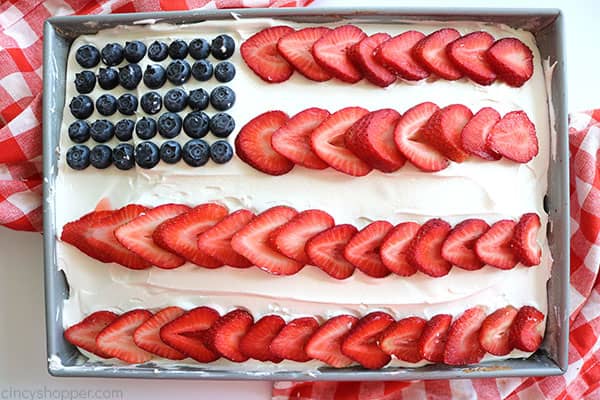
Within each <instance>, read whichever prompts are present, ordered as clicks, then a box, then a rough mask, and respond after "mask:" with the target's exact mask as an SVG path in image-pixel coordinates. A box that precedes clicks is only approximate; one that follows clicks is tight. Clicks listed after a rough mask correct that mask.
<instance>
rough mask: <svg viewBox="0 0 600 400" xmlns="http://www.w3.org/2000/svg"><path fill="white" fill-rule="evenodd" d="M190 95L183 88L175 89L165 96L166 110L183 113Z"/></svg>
mask: <svg viewBox="0 0 600 400" xmlns="http://www.w3.org/2000/svg"><path fill="white" fill-rule="evenodd" d="M187 101H188V95H187V93H186V91H185V90H183V89H182V88H173V89H169V91H168V92H167V93H166V94H165V108H166V109H167V110H169V111H171V112H179V111H182V110H183V109H184V108H185V107H186V106H187Z"/></svg>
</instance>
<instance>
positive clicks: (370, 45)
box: [348, 33, 396, 87]
mask: <svg viewBox="0 0 600 400" xmlns="http://www.w3.org/2000/svg"><path fill="white" fill-rule="evenodd" d="M390 37H391V36H390V35H388V34H387V33H376V34H374V35H371V36H368V37H366V38H364V39H363V40H361V41H360V42H358V43H355V44H354V45H353V46H352V47H350V49H349V50H348V56H349V57H350V60H351V61H352V63H353V64H354V66H355V67H357V68H358V69H359V70H360V72H362V74H363V75H364V77H365V78H367V80H368V81H369V82H371V83H372V84H374V85H377V86H380V87H387V86H390V85H391V84H392V83H394V82H395V81H396V76H395V75H394V74H392V73H391V72H390V71H389V70H388V69H386V68H385V67H384V66H383V65H381V64H379V63H378V62H377V61H376V59H375V57H374V56H373V52H374V51H375V49H376V48H377V47H379V45H380V44H382V43H383V42H386V41H388V40H389V39H390Z"/></svg>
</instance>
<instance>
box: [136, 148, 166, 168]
mask: <svg viewBox="0 0 600 400" xmlns="http://www.w3.org/2000/svg"><path fill="white" fill-rule="evenodd" d="M134 154H135V162H136V164H137V165H138V166H139V167H141V168H144V169H150V168H154V167H155V166H156V164H158V162H159V161H160V155H159V150H158V146H157V145H156V144H155V143H153V142H141V143H138V145H137V146H135V152H134Z"/></svg>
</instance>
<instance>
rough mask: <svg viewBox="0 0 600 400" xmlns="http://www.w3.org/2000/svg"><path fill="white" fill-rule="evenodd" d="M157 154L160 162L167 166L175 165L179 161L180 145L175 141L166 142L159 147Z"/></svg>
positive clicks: (180, 154)
mask: <svg viewBox="0 0 600 400" xmlns="http://www.w3.org/2000/svg"><path fill="white" fill-rule="evenodd" d="M159 153H160V159H161V160H163V161H164V162H166V163H167V164H175V163H177V162H179V160H181V156H182V150H181V145H180V144H179V142H176V141H175V140H167V141H165V142H163V144H161V145H160V150H159Z"/></svg>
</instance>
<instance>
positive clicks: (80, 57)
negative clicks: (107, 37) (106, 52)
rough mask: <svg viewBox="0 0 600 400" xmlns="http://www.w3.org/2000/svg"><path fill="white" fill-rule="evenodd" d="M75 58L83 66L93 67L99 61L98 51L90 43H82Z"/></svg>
mask: <svg viewBox="0 0 600 400" xmlns="http://www.w3.org/2000/svg"><path fill="white" fill-rule="evenodd" d="M75 60H77V63H79V65H81V66H82V67H83V68H93V67H95V66H96V65H98V63H99V62H100V52H99V51H98V49H97V48H96V47H95V46H92V45H91V44H84V45H83V46H81V47H80V48H78V49H77V52H76V53H75Z"/></svg>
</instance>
